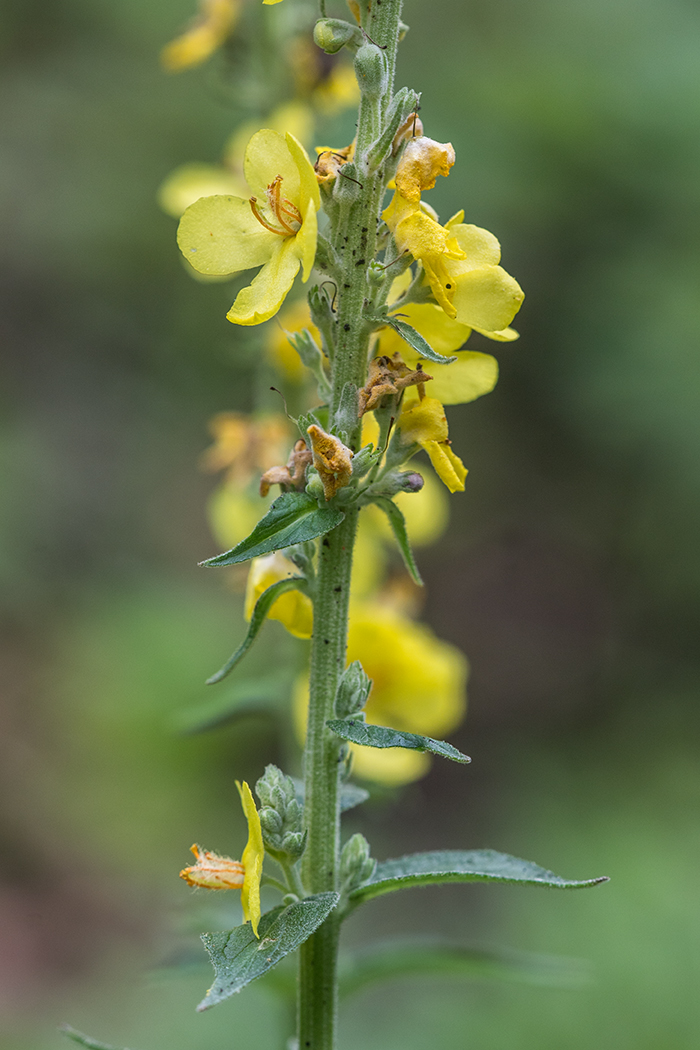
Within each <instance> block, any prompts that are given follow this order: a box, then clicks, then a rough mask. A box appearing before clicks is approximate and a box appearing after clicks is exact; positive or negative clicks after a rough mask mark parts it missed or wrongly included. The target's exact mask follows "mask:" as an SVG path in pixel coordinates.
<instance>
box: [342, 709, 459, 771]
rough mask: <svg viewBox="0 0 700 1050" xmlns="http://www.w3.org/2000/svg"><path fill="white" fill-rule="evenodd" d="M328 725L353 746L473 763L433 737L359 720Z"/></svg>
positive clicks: (352, 719)
mask: <svg viewBox="0 0 700 1050" xmlns="http://www.w3.org/2000/svg"><path fill="white" fill-rule="evenodd" d="M326 725H327V726H328V728H329V729H332V730H333V732H334V733H335V734H336V735H337V736H339V737H341V738H342V739H343V740H351V741H352V743H353V744H363V745H364V747H405V748H407V749H408V750H409V751H430V753H431V754H433V755H440V756H441V757H442V758H451V759H452V761H453V762H463V763H464V762H471V758H469V756H468V755H463V754H462V752H461V751H458V750H457V748H456V747H453V746H452V744H446V743H445V741H444V740H433V739H432V737H429V736H419V735H418V734H417V733H403V732H401V731H400V730H398V729H388V728H387V727H386V726H374V725H368V723H367V722H362V721H360V719H359V718H337V719H335V718H334V719H331V721H329V722H326Z"/></svg>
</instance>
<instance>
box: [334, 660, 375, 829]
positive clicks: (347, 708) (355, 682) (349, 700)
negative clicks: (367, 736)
mask: <svg viewBox="0 0 700 1050" xmlns="http://www.w3.org/2000/svg"><path fill="white" fill-rule="evenodd" d="M371 689H372V679H371V678H368V677H367V675H366V674H365V671H364V668H363V667H362V664H361V663H360V661H359V660H353V662H352V663H351V664H350V666H349V667H346V669H345V671H344V672H343V677H342V678H341V679H340V683H339V685H338V691H337V692H336V694H335V714H336V718H347V717H348V716H349V715H354V714H357V712H358V711H361V710H362V708H363V707H364V706H365V704H366V703H367V698H368V697H369V694H370V691H371ZM351 841H352V840H351Z"/></svg>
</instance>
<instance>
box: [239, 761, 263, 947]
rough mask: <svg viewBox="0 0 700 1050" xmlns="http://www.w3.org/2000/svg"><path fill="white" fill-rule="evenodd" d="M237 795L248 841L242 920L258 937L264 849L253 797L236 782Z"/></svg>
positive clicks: (242, 862) (245, 851) (244, 785)
mask: <svg viewBox="0 0 700 1050" xmlns="http://www.w3.org/2000/svg"><path fill="white" fill-rule="evenodd" d="M236 787H237V788H238V794H239V795H240V796H241V805H242V806H243V812H244V813H245V815H246V820H247V821H248V841H247V842H246V846H245V849H244V850H243V856H242V857H241V864H242V865H243V870H244V872H245V877H244V879H243V888H242V889H241V907H242V908H243V919H244V921H245V922H250V925H251V926H252V928H253V933H254V934H255V936H256V937H257V936H258V923H259V922H260V880H261V878H262V868H263V860H264V857H265V847H264V846H263V836H262V827H261V826H260V814H259V813H258V811H257V809H256V806H255V802H254V801H253V795H252V792H251V790H250V788H249V787H248V785H247V784H246V782H245V780H244V781H243V783H242V784H241V783H239V781H238V780H237V781H236Z"/></svg>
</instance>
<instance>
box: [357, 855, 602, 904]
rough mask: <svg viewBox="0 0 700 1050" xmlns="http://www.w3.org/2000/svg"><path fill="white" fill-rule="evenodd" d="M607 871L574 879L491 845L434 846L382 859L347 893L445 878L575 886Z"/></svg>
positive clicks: (362, 894) (360, 894)
mask: <svg viewBox="0 0 700 1050" xmlns="http://www.w3.org/2000/svg"><path fill="white" fill-rule="evenodd" d="M607 881H608V877H607V875H602V876H599V877H598V878H595V879H584V880H582V881H581V880H578V881H574V880H572V879H563V878H562V877H561V876H560V875H555V874H554V873H553V872H551V871H547V870H546V869H545V868H540V867H539V865H537V864H533V863H532V862H531V861H529V860H520V859H519V858H518V857H511V856H509V854H507V853H497V852H496V851H495V850H492V849H475V850H452V849H446V850H435V851H434V852H430V853H413V854H409V856H407V857H399V858H398V860H385V861H383V862H382V863H380V864H378V865H377V869H376V871H375V873H374V875H373V876H372V878H371V879H370V880H369V882H367V883H365V885H364V886H360V888H359V889H357V890H355V891H354V892H353V893H352V894H351V898H350V899H351V902H352V904H362V903H364V902H365V901H368V900H372V898H373V897H380V896H381V895H382V894H384V893H391V892H392V891H394V890H408V889H413V888H414V887H417V886H430V885H434V884H441V883H446V882H519V883H522V884H524V885H528V886H548V887H549V888H550V889H559V890H575V889H583V888H584V887H586V886H596V885H597V884H598V883H601V882H607Z"/></svg>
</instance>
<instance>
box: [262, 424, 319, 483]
mask: <svg viewBox="0 0 700 1050" xmlns="http://www.w3.org/2000/svg"><path fill="white" fill-rule="evenodd" d="M311 458H312V457H311V452H310V451H309V449H308V448H307V447H306V442H305V441H302V440H301V438H300V439H299V440H298V441H297V442H296V444H295V445H294V448H293V449H292V452H291V455H290V457H289V459H288V460H287V465H286V466H284V467H270V469H269V470H266V471H265V473H264V474H263V476H262V477H261V478H260V495H261V496H267V494H268V492H269V491H270V486H271V485H280V486H281V487H282V491H283V492H287V491H288V490H289V489H290V488H294V489H298V490H301V489H302V488H303V487H304V479H305V475H306V468H307V466H308V465H309V463H310V462H311Z"/></svg>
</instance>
